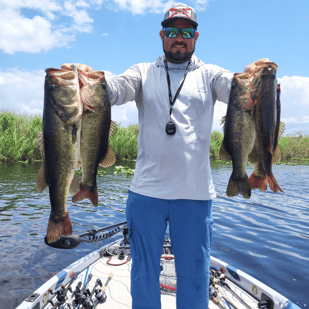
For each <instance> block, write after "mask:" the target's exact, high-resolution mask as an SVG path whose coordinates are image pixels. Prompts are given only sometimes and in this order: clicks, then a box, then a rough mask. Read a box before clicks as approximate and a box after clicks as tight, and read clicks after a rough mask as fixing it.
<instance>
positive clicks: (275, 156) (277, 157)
mask: <svg viewBox="0 0 309 309" xmlns="http://www.w3.org/2000/svg"><path fill="white" fill-rule="evenodd" d="M280 157H281V155H280V147H279V144H277V147H276V149H275V151H274V153H273V156H272V162H271V163H272V164H276V163H277V162H278V161H279V160H280Z"/></svg>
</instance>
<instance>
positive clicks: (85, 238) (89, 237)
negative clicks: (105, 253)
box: [44, 221, 128, 249]
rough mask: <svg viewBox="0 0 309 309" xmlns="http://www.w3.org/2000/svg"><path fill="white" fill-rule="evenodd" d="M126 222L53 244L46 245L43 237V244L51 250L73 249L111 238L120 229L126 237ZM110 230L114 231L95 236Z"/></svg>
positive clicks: (63, 237)
mask: <svg viewBox="0 0 309 309" xmlns="http://www.w3.org/2000/svg"><path fill="white" fill-rule="evenodd" d="M126 224H127V222H126V221H123V222H120V223H117V224H113V225H109V226H106V227H103V228H101V229H93V230H90V231H87V233H83V234H80V235H77V234H72V235H70V236H61V237H60V239H58V240H57V241H55V242H53V243H48V242H47V238H46V236H45V238H44V241H45V244H46V245H48V246H50V247H53V248H57V249H74V248H76V247H78V246H79V245H80V244H81V243H82V242H87V243H89V242H97V241H103V240H105V239H108V238H110V237H112V236H114V235H115V234H117V233H119V232H120V231H121V230H122V229H123V230H124V231H123V234H124V235H125V236H126V235H127V234H128V230H127V228H126ZM110 229H114V230H112V231H110V232H108V233H104V234H102V235H98V236H97V235H96V234H97V233H100V232H104V231H106V230H110Z"/></svg>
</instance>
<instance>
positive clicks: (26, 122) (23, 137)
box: [0, 111, 309, 165]
mask: <svg viewBox="0 0 309 309" xmlns="http://www.w3.org/2000/svg"><path fill="white" fill-rule="evenodd" d="M40 131H42V117H41V116H38V115H36V116H29V115H25V114H15V113H12V112H8V111H3V112H0V162H20V163H28V162H35V161H41V160H42V159H43V157H42V154H41V152H40V150H39V148H38V145H37V142H36V138H37V136H38V133H39V132H40ZM138 132H139V126H138V124H132V125H129V126H128V127H121V126H117V128H116V130H115V133H114V134H113V136H112V137H111V139H110V146H111V147H112V149H113V150H114V152H115V154H116V158H117V161H120V160H127V161H134V160H136V157H137V137H138ZM222 140H223V133H221V132H219V131H214V132H212V134H211V139H210V159H211V161H217V162H218V163H220V162H221V163H222V164H229V162H226V161H221V160H220V158H219V150H220V146H221V143H222ZM279 147H280V153H281V161H279V162H278V163H277V164H288V165H293V164H304V165H309V158H308V156H309V135H303V134H302V133H301V132H298V133H296V134H293V135H286V136H282V137H281V138H280V140H279Z"/></svg>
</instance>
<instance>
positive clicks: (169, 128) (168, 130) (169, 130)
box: [164, 59, 191, 135]
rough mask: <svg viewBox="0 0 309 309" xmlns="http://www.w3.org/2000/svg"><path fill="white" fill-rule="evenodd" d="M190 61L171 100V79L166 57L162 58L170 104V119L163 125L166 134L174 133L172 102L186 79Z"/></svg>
mask: <svg viewBox="0 0 309 309" xmlns="http://www.w3.org/2000/svg"><path fill="white" fill-rule="evenodd" d="M190 63H191V60H190V61H189V62H188V65H187V68H186V72H185V75H184V77H183V80H182V82H181V84H180V86H179V88H178V90H177V92H176V94H175V97H174V100H172V93H171V81H170V76H169V74H168V66H167V61H166V59H165V60H164V65H165V69H166V77H167V85H168V96H169V100H170V104H171V108H170V121H169V122H168V123H167V124H166V127H165V132H166V133H167V134H168V135H174V134H175V133H176V125H175V123H174V122H173V121H172V110H173V104H174V103H175V101H176V98H177V96H178V94H179V92H180V90H181V88H182V86H183V83H184V82H185V79H186V76H187V74H188V71H189V65H190Z"/></svg>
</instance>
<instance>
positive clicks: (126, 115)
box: [112, 101, 138, 127]
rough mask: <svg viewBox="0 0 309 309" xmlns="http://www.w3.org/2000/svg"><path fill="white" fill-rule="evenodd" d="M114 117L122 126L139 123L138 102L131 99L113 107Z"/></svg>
mask: <svg viewBox="0 0 309 309" xmlns="http://www.w3.org/2000/svg"><path fill="white" fill-rule="evenodd" d="M112 119H113V120H114V121H116V122H118V123H119V122H120V124H121V126H124V127H127V126H128V125H129V124H135V123H138V113H137V107H136V103H135V102H133V101H131V102H127V103H126V104H123V105H120V106H113V107H112Z"/></svg>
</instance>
